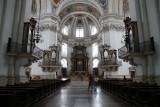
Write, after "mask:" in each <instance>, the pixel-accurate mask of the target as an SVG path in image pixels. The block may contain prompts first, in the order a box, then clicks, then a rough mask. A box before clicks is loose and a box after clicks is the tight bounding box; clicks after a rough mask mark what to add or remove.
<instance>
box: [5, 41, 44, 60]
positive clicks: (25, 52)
mask: <svg viewBox="0 0 160 107" xmlns="http://www.w3.org/2000/svg"><path fill="white" fill-rule="evenodd" d="M7 55H8V56H13V57H22V58H28V59H36V60H38V59H41V58H42V57H43V50H42V49H40V48H39V47H36V46H35V48H34V49H33V50H32V51H31V50H30V45H27V46H26V45H25V46H24V45H22V44H19V43H17V42H8V44H7Z"/></svg>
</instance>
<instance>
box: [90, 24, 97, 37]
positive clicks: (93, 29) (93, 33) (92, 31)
mask: <svg viewBox="0 0 160 107" xmlns="http://www.w3.org/2000/svg"><path fill="white" fill-rule="evenodd" d="M90 30H91V35H95V34H96V33H97V32H98V30H97V28H96V26H93V25H91V26H90Z"/></svg>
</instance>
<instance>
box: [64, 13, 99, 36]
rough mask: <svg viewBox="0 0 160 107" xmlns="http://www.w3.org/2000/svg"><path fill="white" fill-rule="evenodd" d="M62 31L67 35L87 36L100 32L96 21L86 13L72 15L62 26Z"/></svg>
mask: <svg viewBox="0 0 160 107" xmlns="http://www.w3.org/2000/svg"><path fill="white" fill-rule="evenodd" d="M61 32H62V34H63V35H65V36H72V37H87V36H93V35H96V34H97V33H98V32H99V28H98V25H97V24H96V21H95V20H94V19H93V18H91V17H89V16H88V15H85V14H74V15H71V16H70V17H69V18H67V20H65V22H64V23H63V25H62V26H61Z"/></svg>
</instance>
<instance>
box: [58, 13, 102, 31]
mask: <svg viewBox="0 0 160 107" xmlns="http://www.w3.org/2000/svg"><path fill="white" fill-rule="evenodd" d="M76 14H84V15H87V16H88V17H89V18H90V19H91V20H92V21H93V22H95V24H96V25H97V26H96V27H97V28H98V30H100V28H101V27H100V24H99V21H98V20H97V18H96V17H95V16H93V15H92V14H90V13H88V12H84V11H77V12H72V13H70V14H68V15H67V16H65V17H64V18H63V19H62V21H61V23H60V29H61V28H63V25H64V23H65V22H66V21H67V20H68V19H69V18H70V17H73V16H74V15H76Z"/></svg>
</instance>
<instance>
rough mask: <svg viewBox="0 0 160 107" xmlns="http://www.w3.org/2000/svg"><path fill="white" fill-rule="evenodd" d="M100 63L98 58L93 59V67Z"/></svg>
mask: <svg viewBox="0 0 160 107" xmlns="http://www.w3.org/2000/svg"><path fill="white" fill-rule="evenodd" d="M98 64H99V60H98V59H94V60H93V68H98Z"/></svg>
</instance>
